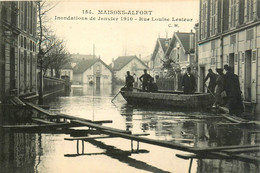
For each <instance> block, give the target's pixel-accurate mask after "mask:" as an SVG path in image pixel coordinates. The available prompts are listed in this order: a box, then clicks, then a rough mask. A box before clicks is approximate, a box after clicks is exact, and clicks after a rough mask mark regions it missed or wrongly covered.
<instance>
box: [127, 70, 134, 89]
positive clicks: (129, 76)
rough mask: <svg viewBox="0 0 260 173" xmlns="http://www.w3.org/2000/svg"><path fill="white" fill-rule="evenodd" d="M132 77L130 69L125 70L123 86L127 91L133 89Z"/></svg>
mask: <svg viewBox="0 0 260 173" xmlns="http://www.w3.org/2000/svg"><path fill="white" fill-rule="evenodd" d="M134 82H135V80H134V77H133V76H131V75H130V71H127V72H126V78H125V87H126V89H127V90H128V91H133V86H134V85H133V83H134Z"/></svg>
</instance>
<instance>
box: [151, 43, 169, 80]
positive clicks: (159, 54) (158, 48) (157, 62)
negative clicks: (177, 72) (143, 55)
mask: <svg viewBox="0 0 260 173" xmlns="http://www.w3.org/2000/svg"><path fill="white" fill-rule="evenodd" d="M170 41H171V39H168V38H158V39H157V40H156V44H155V47H154V50H153V54H152V56H151V60H150V65H149V66H150V71H151V75H152V76H153V77H163V75H164V71H163V63H164V62H165V61H166V59H165V52H166V50H167V48H168V47H169V43H170Z"/></svg>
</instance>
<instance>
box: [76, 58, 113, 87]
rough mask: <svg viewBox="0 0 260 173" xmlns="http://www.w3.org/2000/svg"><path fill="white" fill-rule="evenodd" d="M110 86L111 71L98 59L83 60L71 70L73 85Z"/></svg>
mask: <svg viewBox="0 0 260 173" xmlns="http://www.w3.org/2000/svg"><path fill="white" fill-rule="evenodd" d="M91 82H93V83H95V84H96V85H101V84H102V85H103V84H111V83H112V71H111V69H110V67H109V66H107V65H106V64H105V63H104V62H103V61H102V60H101V59H100V58H93V59H85V60H82V61H80V62H79V63H78V64H77V65H76V66H75V67H74V68H73V83H79V84H89V83H91Z"/></svg>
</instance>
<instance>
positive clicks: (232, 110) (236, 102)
mask: <svg viewBox="0 0 260 173" xmlns="http://www.w3.org/2000/svg"><path fill="white" fill-rule="evenodd" d="M224 69H225V70H226V74H225V87H224V88H225V91H226V94H227V98H228V109H229V114H235V115H237V116H239V115H241V114H242V113H243V111H244V105H243V103H242V98H241V93H242V92H241V90H240V84H239V79H238V76H237V75H236V74H234V73H232V68H231V67H230V66H227V65H225V66H224Z"/></svg>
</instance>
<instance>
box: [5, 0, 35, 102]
mask: <svg viewBox="0 0 260 173" xmlns="http://www.w3.org/2000/svg"><path fill="white" fill-rule="evenodd" d="M0 9H1V13H0V45H1V48H0V101H3V100H4V98H5V97H7V96H9V95H10V94H11V93H13V94H16V95H17V96H21V95H28V94H32V93H35V92H36V88H37V85H36V66H37V51H36V50H37V49H36V25H37V8H36V2H33V1H1V2H0Z"/></svg>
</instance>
